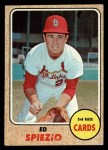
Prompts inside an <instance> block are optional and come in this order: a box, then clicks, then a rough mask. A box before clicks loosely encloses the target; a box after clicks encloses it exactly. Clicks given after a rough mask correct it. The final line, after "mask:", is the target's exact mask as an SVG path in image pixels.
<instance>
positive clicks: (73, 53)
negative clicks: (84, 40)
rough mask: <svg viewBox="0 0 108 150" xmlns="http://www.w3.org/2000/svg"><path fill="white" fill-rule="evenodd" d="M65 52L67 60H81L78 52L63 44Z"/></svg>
mask: <svg viewBox="0 0 108 150" xmlns="http://www.w3.org/2000/svg"><path fill="white" fill-rule="evenodd" d="M65 52H66V54H67V55H68V57H69V58H71V57H72V58H73V59H74V58H75V59H81V55H80V54H79V52H78V51H77V50H76V49H75V48H74V47H72V46H70V45H68V44H65Z"/></svg>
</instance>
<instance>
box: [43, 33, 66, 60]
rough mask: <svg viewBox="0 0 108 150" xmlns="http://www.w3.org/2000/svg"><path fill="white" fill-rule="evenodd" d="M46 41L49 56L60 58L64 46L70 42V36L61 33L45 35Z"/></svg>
mask: <svg viewBox="0 0 108 150" xmlns="http://www.w3.org/2000/svg"><path fill="white" fill-rule="evenodd" d="M43 38H44V41H45V42H46V44H47V48H48V53H49V56H50V57H52V58H58V57H59V56H60V55H61V54H62V52H63V49H64V44H65V43H66V42H67V40H68V35H65V34H61V33H46V34H44V35H43Z"/></svg>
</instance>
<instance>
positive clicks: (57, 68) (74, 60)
mask: <svg viewBox="0 0 108 150" xmlns="http://www.w3.org/2000/svg"><path fill="white" fill-rule="evenodd" d="M24 65H25V70H26V71H27V72H29V73H30V74H32V75H36V76H38V81H37V83H36V90H37V95H38V98H39V99H40V101H41V102H42V103H43V104H44V103H45V102H46V101H47V100H48V99H49V98H51V97H56V98H59V97H60V95H61V93H62V92H63V91H64V89H65V87H66V83H65V79H74V78H77V77H80V76H81V75H83V62H82V58H81V56H80V55H79V53H78V52H77V51H76V50H75V49H74V48H73V47H72V46H69V45H68V44H65V46H64V50H63V53H62V55H61V56H60V57H59V58H57V59H56V60H53V59H52V58H51V57H50V56H49V54H48V50H47V46H46V43H45V42H44V43H41V44H39V45H37V46H35V47H33V48H32V49H31V50H30V51H29V52H28V54H27V57H26V60H25V62H24Z"/></svg>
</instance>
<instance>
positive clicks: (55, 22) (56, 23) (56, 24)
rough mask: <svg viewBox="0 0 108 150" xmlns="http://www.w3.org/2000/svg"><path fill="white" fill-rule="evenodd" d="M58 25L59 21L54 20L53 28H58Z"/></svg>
mask: <svg viewBox="0 0 108 150" xmlns="http://www.w3.org/2000/svg"><path fill="white" fill-rule="evenodd" d="M58 25H59V23H58V20H57V19H54V20H53V26H56V27H57V26H58Z"/></svg>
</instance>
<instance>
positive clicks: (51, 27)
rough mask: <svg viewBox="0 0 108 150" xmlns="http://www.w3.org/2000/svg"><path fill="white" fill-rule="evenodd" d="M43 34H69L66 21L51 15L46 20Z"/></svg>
mask: <svg viewBox="0 0 108 150" xmlns="http://www.w3.org/2000/svg"><path fill="white" fill-rule="evenodd" d="M43 33H65V34H69V31H68V25H67V21H66V19H65V18H64V17H62V16H59V15H52V16H49V17H48V18H47V19H46V22H45V25H44V29H43Z"/></svg>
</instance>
